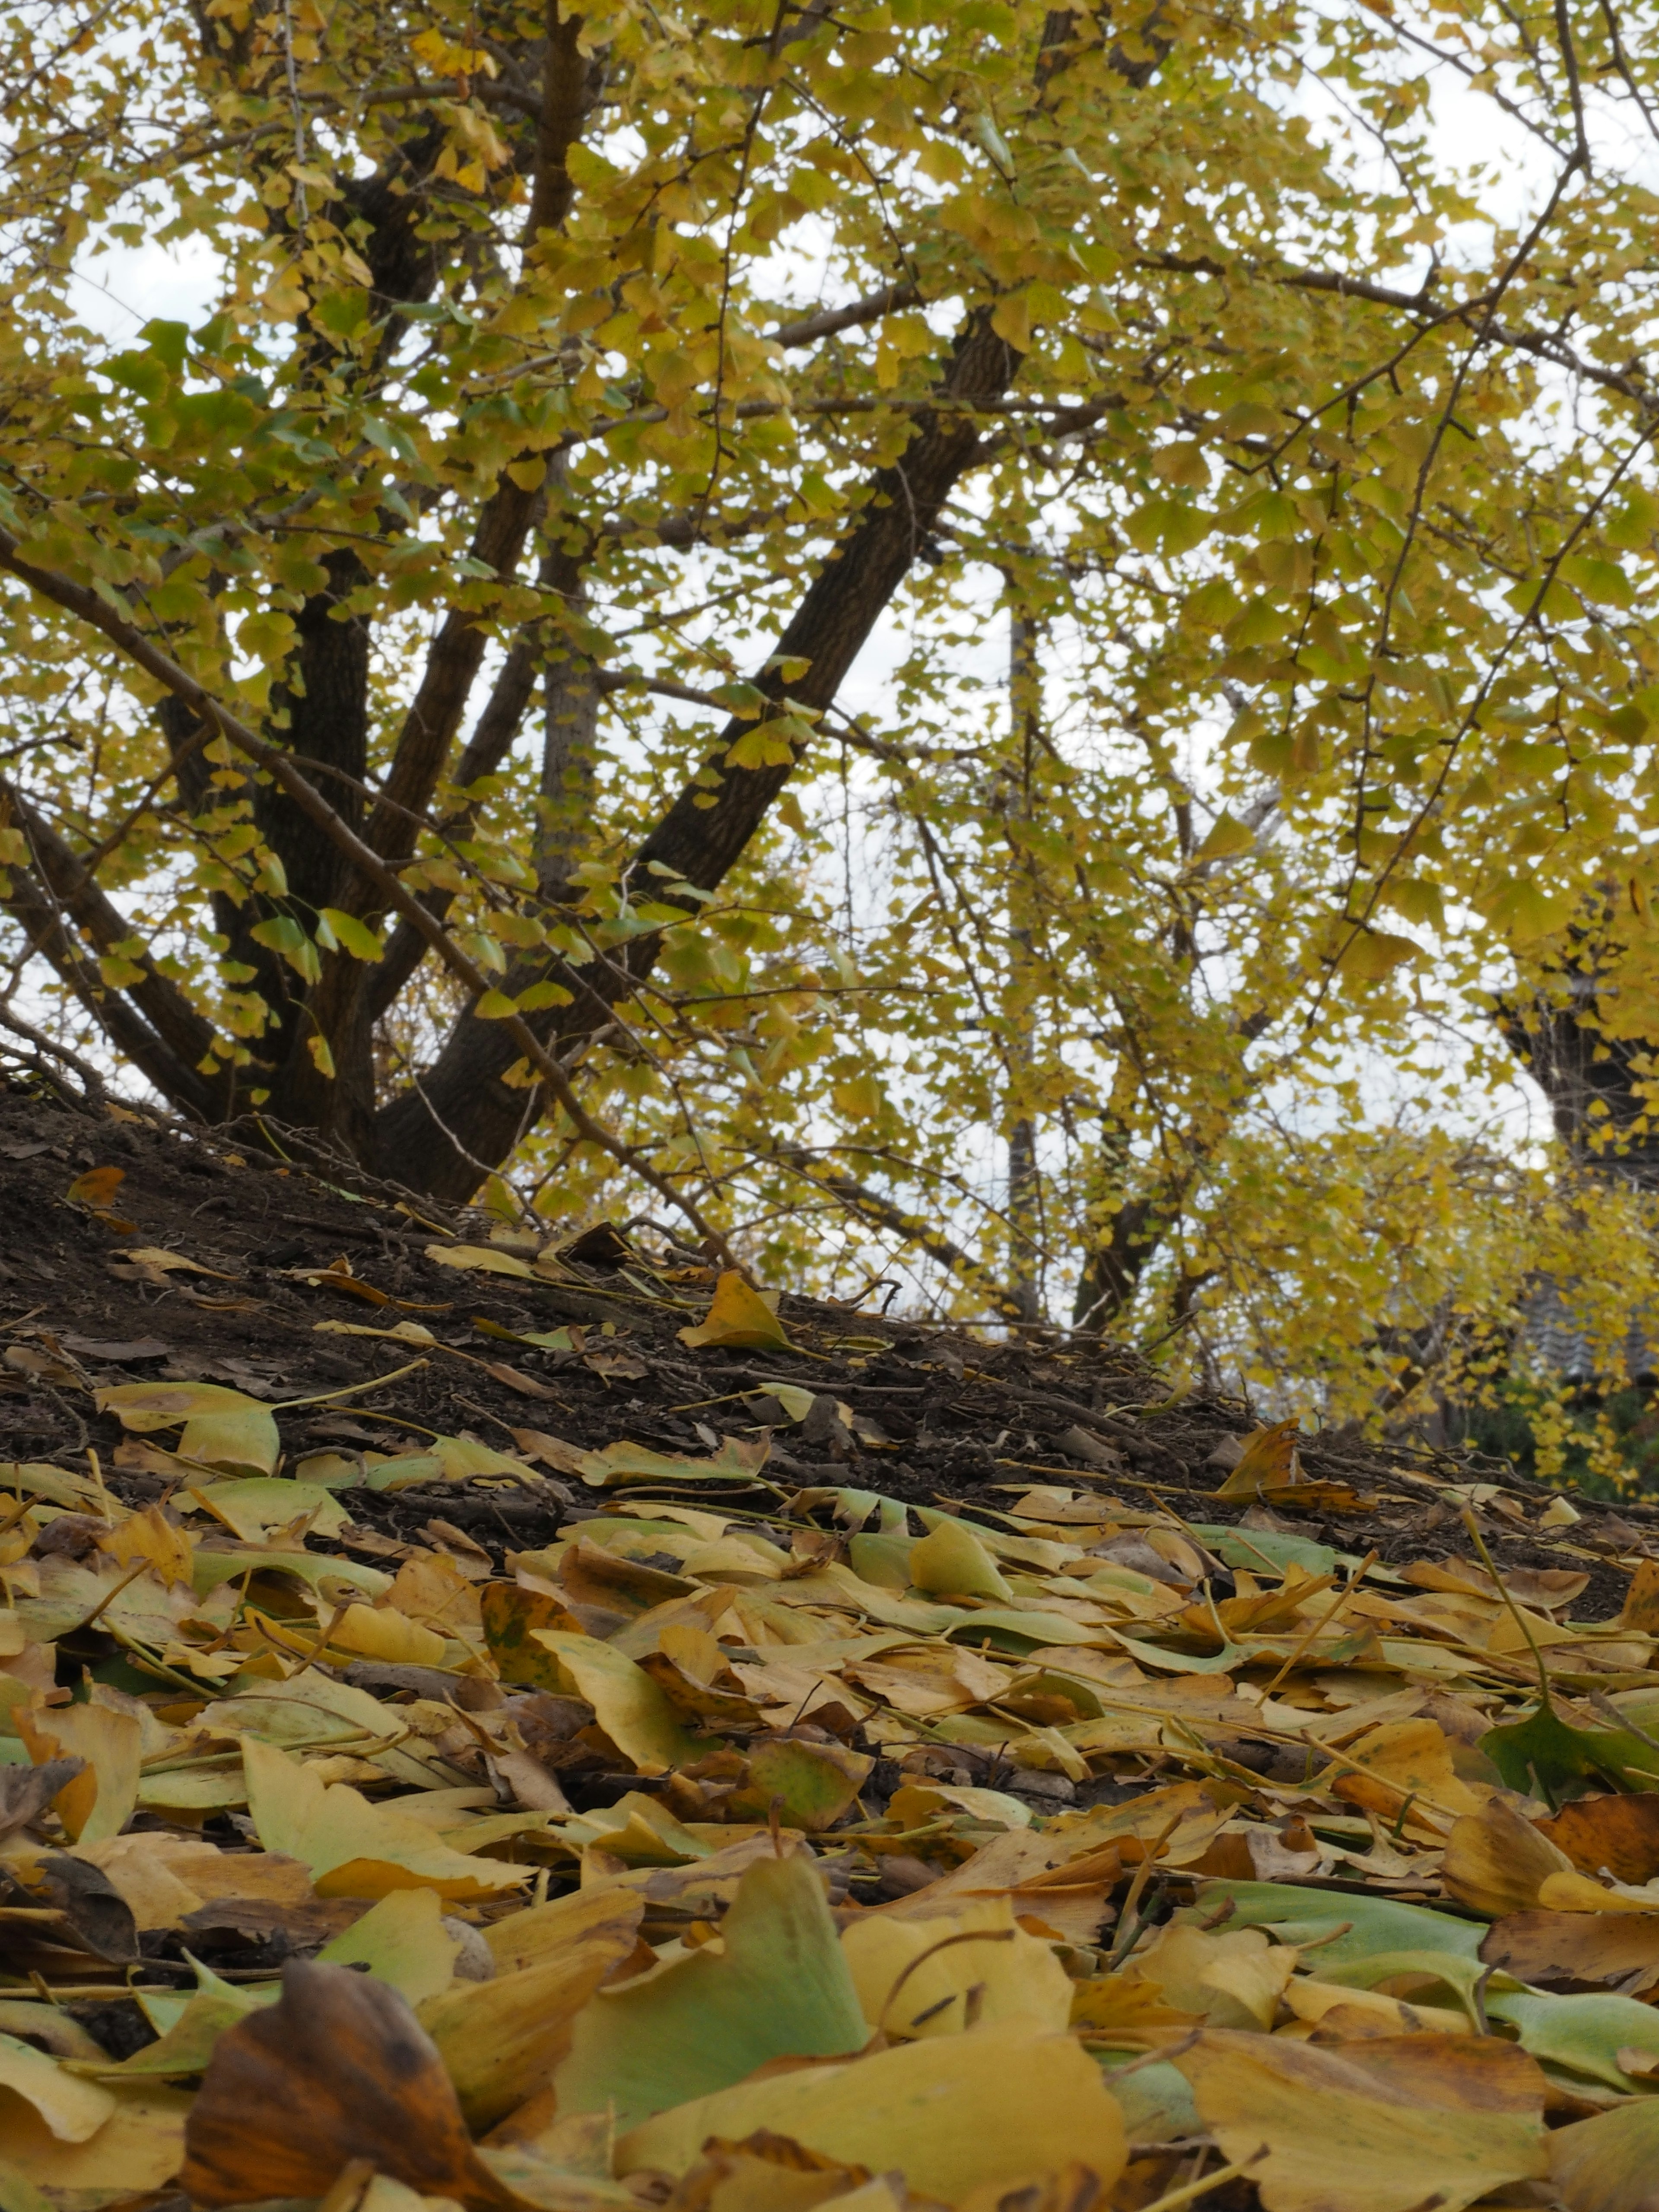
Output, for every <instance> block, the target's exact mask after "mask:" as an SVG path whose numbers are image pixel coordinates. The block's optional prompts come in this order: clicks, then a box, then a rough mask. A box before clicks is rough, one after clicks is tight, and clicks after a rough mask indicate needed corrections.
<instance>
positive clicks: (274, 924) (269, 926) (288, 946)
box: [248, 914, 323, 983]
mask: <svg viewBox="0 0 1659 2212" xmlns="http://www.w3.org/2000/svg"><path fill="white" fill-rule="evenodd" d="M248 934H249V936H250V937H252V939H253V941H254V943H255V944H256V945H268V946H269V947H270V951H273V952H280V953H281V955H282V957H283V959H284V960H286V961H287V963H288V964H289V967H290V968H292V969H294V970H295V974H296V975H301V976H303V977H304V979H305V981H307V983H314V982H316V981H318V979H319V977H320V975H322V972H323V963H322V962H321V961H320V960H319V958H318V957H317V948H316V946H315V945H313V943H312V941H311V939H309V938H308V937H307V935H306V933H305V932H304V930H303V929H301V927H300V925H299V923H298V922H297V921H295V919H294V917H293V915H289V914H277V915H271V916H270V918H269V920H267V921H259V922H256V923H255V924H254V926H253V927H252V929H251V930H250V931H249V932H248Z"/></svg>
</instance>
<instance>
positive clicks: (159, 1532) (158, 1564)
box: [98, 1505, 196, 1584]
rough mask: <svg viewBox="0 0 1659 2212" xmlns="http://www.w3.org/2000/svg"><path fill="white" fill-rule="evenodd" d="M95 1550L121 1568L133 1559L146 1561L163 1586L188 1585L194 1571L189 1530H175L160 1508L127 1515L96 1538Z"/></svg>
mask: <svg viewBox="0 0 1659 2212" xmlns="http://www.w3.org/2000/svg"><path fill="white" fill-rule="evenodd" d="M98 1548H99V1550H100V1552H107V1553H109V1555H110V1557H111V1559H118V1560H119V1561H120V1562H121V1564H122V1565H123V1566H125V1565H127V1564H128V1563H129V1562H130V1561H131V1560H133V1559H147V1560H148V1561H149V1564H150V1565H151V1566H152V1567H154V1568H155V1571H156V1573H157V1574H158V1575H159V1576H160V1577H161V1580H162V1581H163V1582H164V1583H185V1584H188V1583H189V1582H190V1579H191V1573H192V1571H193V1570H194V1565H195V1559H196V1547H195V1545H194V1544H193V1543H192V1542H191V1538H190V1532H189V1530H188V1529H185V1528H175V1527H174V1526H173V1522H171V1521H169V1520H168V1519H167V1516H166V1515H165V1514H164V1513H163V1512H162V1510H161V1507H160V1506H159V1505H147V1506H145V1508H144V1510H143V1512H142V1513H129V1514H128V1516H127V1517H126V1519H125V1521H122V1522H118V1523H117V1525H116V1526H115V1527H114V1528H112V1529H111V1530H110V1532H109V1534H107V1535H106V1536H100V1538H99V1540H98Z"/></svg>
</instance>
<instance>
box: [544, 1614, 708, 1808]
mask: <svg viewBox="0 0 1659 2212" xmlns="http://www.w3.org/2000/svg"><path fill="white" fill-rule="evenodd" d="M528 1637H529V1640H530V1641H531V1642H532V1644H540V1645H541V1647H542V1649H543V1650H544V1651H550V1652H551V1653H552V1655H553V1656H554V1657H555V1658H556V1660H557V1661H558V1662H559V1664H560V1666H561V1667H562V1669H563V1670H564V1672H565V1673H566V1674H568V1676H569V1677H570V1680H571V1681H572V1682H573V1683H574V1685H575V1691H576V1695H577V1696H578V1697H580V1698H586V1700H587V1702H588V1704H589V1705H592V1708H593V1711H594V1715H595V1717H596V1718H597V1719H598V1722H599V1726H600V1727H601V1728H602V1729H604V1730H605V1734H606V1735H608V1736H609V1737H610V1739H611V1741H612V1743H614V1744H615V1745H616V1747H617V1750H618V1751H620V1752H621V1753H622V1754H623V1758H624V1759H632V1760H633V1762H634V1764H635V1766H637V1767H638V1768H639V1769H640V1770H641V1772H642V1773H647V1774H660V1773H663V1772H665V1771H666V1770H667V1769H668V1768H669V1767H671V1766H686V1765H693V1764H695V1762H696V1760H698V1759H706V1758H707V1757H708V1753H709V1752H710V1751H711V1750H712V1749H713V1748H714V1747H713V1745H712V1744H711V1742H710V1741H709V1740H708V1737H706V1736H694V1735H692V1734H691V1732H690V1729H686V1728H684V1727H682V1725H681V1724H680V1722H679V1720H678V1718H677V1717H676V1716H675V1712H674V1709H673V1707H672V1706H671V1705H670V1704H669V1702H668V1700H667V1699H666V1698H665V1697H664V1695H663V1693H662V1692H661V1691H660V1690H659V1688H658V1687H657V1685H656V1684H655V1683H654V1682H653V1680H652V1679H651V1677H650V1676H649V1675H648V1674H647V1673H646V1672H645V1670H644V1669H643V1668H640V1667H636V1666H635V1664H634V1662H633V1661H632V1660H631V1659H629V1658H626V1657H624V1656H623V1653H622V1652H620V1651H617V1650H614V1649H613V1648H612V1646H611V1645H610V1644H601V1643H600V1642H599V1639H598V1638H596V1637H592V1636H573V1635H572V1634H571V1633H570V1632H569V1631H568V1629H561V1628H532V1629H531V1630H529V1631H528Z"/></svg>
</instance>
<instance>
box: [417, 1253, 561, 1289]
mask: <svg viewBox="0 0 1659 2212" xmlns="http://www.w3.org/2000/svg"><path fill="white" fill-rule="evenodd" d="M426 1256H427V1258H428V1260H435V1261H437V1263H438V1265H439V1266H440V1267H471V1268H472V1269H474V1270H475V1271H476V1272H477V1273H478V1274H481V1275H517V1276H518V1277H520V1279H521V1280H523V1281H525V1282H533V1281H534V1280H535V1279H536V1270H535V1269H534V1268H533V1267H531V1266H530V1265H529V1263H528V1262H527V1261H524V1260H520V1258H519V1256H518V1255H517V1254H516V1253H513V1252H502V1251H499V1250H498V1249H496V1247H495V1245H493V1244H428V1246H427V1248H426Z"/></svg>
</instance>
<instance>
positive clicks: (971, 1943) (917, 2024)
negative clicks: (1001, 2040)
mask: <svg viewBox="0 0 1659 2212" xmlns="http://www.w3.org/2000/svg"><path fill="white" fill-rule="evenodd" d="M841 1948H842V1951H843V1952H844V1953H845V1954H846V1956H847V1963H848V1966H849V1967H850V1968H851V1969H852V1974H853V1986H854V1989H856V1990H857V1991H858V1996H859V2002H860V2005H861V2006H862V2008H863V2010H864V2017H865V2020H866V2023H867V2024H868V2026H869V2027H870V2030H871V2033H872V2034H873V2033H876V2032H877V2031H878V2030H882V2031H884V2033H886V2034H887V2035H888V2036H889V2037H890V2038H891V2039H894V2040H895V2041H896V2040H899V2039H911V2038H914V2037H916V2036H924V2035H956V2034H959V2033H961V2031H962V2030H963V2027H966V2026H967V2024H968V2021H969V2018H970V2017H974V2016H976V2017H977V2018H979V2019H980V2020H982V2021H986V2022H987V2023H989V2022H991V2021H1004V2020H1023V2021H1026V2022H1028V2023H1029V2024H1030V2026H1031V2027H1038V2028H1047V2029H1058V2028H1063V2027H1066V2025H1067V2023H1068V2022H1069V2021H1070V2019H1071V2013H1072V1990H1073V1983H1072V1978H1071V1976H1070V1975H1069V1974H1068V1973H1067V1972H1066V1970H1065V1968H1064V1967H1063V1966H1061V1965H1060V1960H1058V1959H1057V1958H1056V1957H1055V1955H1054V1947H1053V1945H1052V1944H1050V1943H1048V1942H1044V1941H1043V1940H1042V1937H1040V1936H1030V1935H1027V1933H1026V1932H1025V1930H1024V1929H1023V1928H1021V1927H1020V1926H1019V1924H1018V1922H1017V1921H1016V1919H1015V1917H1014V1907H1013V1903H1012V1899H1009V1898H1006V1897H998V1898H987V1899H984V1900H983V1901H975V1902H974V1903H971V1904H969V1903H964V1904H963V1905H961V1906H960V1907H959V1908H958V1909H957V1911H955V1912H942V1913H938V1914H930V1915H929V1916H928V1917H927V1919H925V1920H899V1919H896V1918H895V1917H892V1916H890V1914H887V1913H881V1912H866V1913H862V1914H860V1917H858V1918H857V1919H856V1920H854V1921H853V1922H851V1923H849V1924H848V1926H847V1927H846V1928H844V1929H842V1938H841ZM975 1991H977V1992H978V1995H977V1996H975V1994H974V1992H975ZM975 2008H976V2013H975Z"/></svg>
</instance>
